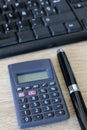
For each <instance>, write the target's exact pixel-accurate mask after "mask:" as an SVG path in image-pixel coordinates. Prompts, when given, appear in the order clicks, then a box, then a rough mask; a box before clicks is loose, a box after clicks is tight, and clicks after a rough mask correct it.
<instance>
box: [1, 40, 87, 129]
mask: <svg viewBox="0 0 87 130" xmlns="http://www.w3.org/2000/svg"><path fill="white" fill-rule="evenodd" d="M59 48H60V47H55V48H49V49H45V50H42V51H37V52H33V53H27V54H23V55H19V56H14V57H9V58H5V59H0V130H19V128H18V125H17V119H16V113H15V108H14V102H13V96H12V91H11V84H10V80H9V73H8V65H9V64H13V63H18V62H24V61H30V60H36V59H45V58H50V59H51V60H52V63H53V65H54V68H55V71H56V74H57V77H58V79H59V82H60V85H61V89H62V92H63V95H64V98H65V101H66V104H67V107H68V110H69V113H70V118H69V119H68V120H65V121H63V122H59V123H54V124H50V125H43V126H39V127H34V128H28V130H80V126H79V123H78V120H77V118H76V114H75V112H74V108H73V106H72V102H71V99H70V96H69V94H68V90H67V88H66V85H65V82H64V79H63V76H62V73H61V70H60V67H59V63H58V60H57V56H56V55H57V50H58V49H59ZM61 48H62V49H64V51H65V52H66V54H67V56H68V58H69V61H70V63H71V66H72V69H73V71H74V74H75V77H76V79H77V82H78V85H79V88H80V90H81V93H82V95H83V98H84V101H85V104H86V106H87V42H81V43H79V44H78V43H77V44H72V45H66V46H61Z"/></svg>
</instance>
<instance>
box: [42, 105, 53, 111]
mask: <svg viewBox="0 0 87 130" xmlns="http://www.w3.org/2000/svg"><path fill="white" fill-rule="evenodd" d="M42 109H43V111H44V112H48V111H51V110H52V107H51V106H46V107H43V108H42Z"/></svg>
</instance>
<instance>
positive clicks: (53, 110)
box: [8, 59, 69, 128]
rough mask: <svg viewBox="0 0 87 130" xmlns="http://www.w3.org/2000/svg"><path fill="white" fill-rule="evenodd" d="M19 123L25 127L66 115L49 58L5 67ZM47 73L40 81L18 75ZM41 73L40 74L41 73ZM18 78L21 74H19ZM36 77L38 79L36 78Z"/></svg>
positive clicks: (49, 121)
mask: <svg viewBox="0 0 87 130" xmlns="http://www.w3.org/2000/svg"><path fill="white" fill-rule="evenodd" d="M8 68H9V74H10V81H11V88H12V93H13V98H14V103H15V109H16V115H17V120H18V126H19V127H20V128H28V127H33V126H40V125H44V124H49V123H54V122H59V121H63V120H65V119H68V118H69V113H68V110H67V106H66V103H65V101H64V97H63V94H62V91H61V88H60V85H59V82H58V79H57V77H56V74H55V70H54V67H53V65H52V62H51V60H50V59H43V60H36V61H28V62H23V63H17V64H12V65H9V66H8ZM38 72H39V73H41V75H42V74H45V73H47V75H46V74H45V75H46V76H45V79H44V77H40V75H39V77H40V80H39V79H38V78H37V76H36V77H35V76H34V77H35V81H32V80H31V81H29V82H28V81H27V82H25V81H23V80H22V81H20V82H21V83H19V81H18V76H21V75H23V74H24V75H23V76H26V74H29V73H30V74H31V73H33V74H34V73H35V75H36V74H37V75H38ZM29 76H30V75H29ZM42 76H43V75H42ZM19 78H20V77H19ZM37 79H38V80H37Z"/></svg>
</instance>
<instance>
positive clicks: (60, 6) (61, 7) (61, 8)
mask: <svg viewBox="0 0 87 130" xmlns="http://www.w3.org/2000/svg"><path fill="white" fill-rule="evenodd" d="M54 5H55V7H56V9H57V10H58V13H64V12H68V11H70V7H69V5H68V4H67V2H66V1H65V0H60V1H59V2H56V3H55V4H54Z"/></svg>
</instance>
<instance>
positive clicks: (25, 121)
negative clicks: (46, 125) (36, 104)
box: [22, 116, 32, 123]
mask: <svg viewBox="0 0 87 130" xmlns="http://www.w3.org/2000/svg"><path fill="white" fill-rule="evenodd" d="M31 121H32V118H31V117H27V116H26V117H24V118H23V119H22V122H23V123H28V122H31Z"/></svg>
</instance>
